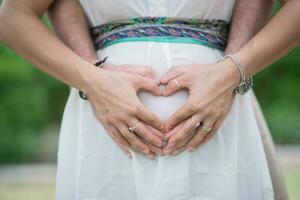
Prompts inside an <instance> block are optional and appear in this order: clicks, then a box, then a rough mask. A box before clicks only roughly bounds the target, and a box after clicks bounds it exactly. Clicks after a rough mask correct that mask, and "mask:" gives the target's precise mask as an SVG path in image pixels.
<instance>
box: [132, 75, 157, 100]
mask: <svg viewBox="0 0 300 200" xmlns="http://www.w3.org/2000/svg"><path fill="white" fill-rule="evenodd" d="M138 79H139V80H138V83H137V85H138V87H137V90H144V91H147V92H150V93H151V94H153V95H155V96H161V90H160V87H159V83H158V82H157V80H154V79H151V78H145V77H142V76H140V77H139V78H138Z"/></svg>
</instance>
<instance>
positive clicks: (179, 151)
mask: <svg viewBox="0 0 300 200" xmlns="http://www.w3.org/2000/svg"><path fill="white" fill-rule="evenodd" d="M185 150H186V146H185V145H184V146H182V147H179V148H178V149H176V150H175V151H173V152H172V153H171V155H172V156H175V155H177V154H179V153H181V152H183V151H185Z"/></svg>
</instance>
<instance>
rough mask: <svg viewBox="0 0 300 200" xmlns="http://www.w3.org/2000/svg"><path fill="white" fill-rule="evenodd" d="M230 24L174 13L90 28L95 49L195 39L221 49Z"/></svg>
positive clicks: (195, 41)
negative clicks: (135, 42)
mask: <svg viewBox="0 0 300 200" xmlns="http://www.w3.org/2000/svg"><path fill="white" fill-rule="evenodd" d="M228 30H229V24H228V23H227V22H226V21H223V20H207V19H206V20H203V19H195V18H177V17H136V18H129V19H122V20H116V21H111V22H108V23H105V24H101V25H99V26H96V27H93V28H91V34H92V37H93V40H94V43H95V47H96V49H97V50H98V49H103V48H105V47H107V46H110V45H112V44H115V43H119V42H132V41H157V42H171V43H172V42H175V43H194V44H200V45H204V46H208V47H211V48H216V49H220V50H224V48H225V47H226V44H227V38H228V32H229V31H228Z"/></svg>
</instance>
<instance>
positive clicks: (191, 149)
mask: <svg viewBox="0 0 300 200" xmlns="http://www.w3.org/2000/svg"><path fill="white" fill-rule="evenodd" d="M187 150H188V151H189V152H192V151H195V150H196V148H194V147H188V148H187Z"/></svg>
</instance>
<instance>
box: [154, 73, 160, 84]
mask: <svg viewBox="0 0 300 200" xmlns="http://www.w3.org/2000/svg"><path fill="white" fill-rule="evenodd" d="M155 80H156V82H157V84H158V85H159V84H160V79H159V77H158V76H157V75H156V76H155Z"/></svg>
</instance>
